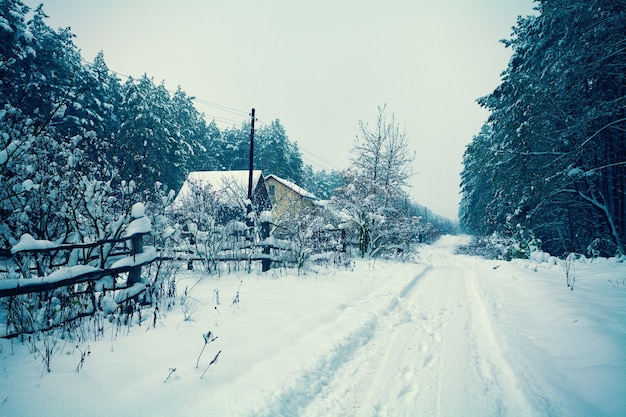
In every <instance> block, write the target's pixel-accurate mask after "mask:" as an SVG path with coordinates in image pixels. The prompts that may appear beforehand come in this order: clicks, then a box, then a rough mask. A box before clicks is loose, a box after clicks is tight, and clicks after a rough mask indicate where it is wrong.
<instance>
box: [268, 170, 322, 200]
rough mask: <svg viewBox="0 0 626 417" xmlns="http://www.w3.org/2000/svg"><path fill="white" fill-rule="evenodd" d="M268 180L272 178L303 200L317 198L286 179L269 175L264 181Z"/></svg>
mask: <svg viewBox="0 0 626 417" xmlns="http://www.w3.org/2000/svg"><path fill="white" fill-rule="evenodd" d="M269 178H273V179H274V180H276V181H277V182H279V183H281V184H283V185H284V186H285V187H287V188H289V189H290V190H292V191H293V192H295V193H297V194H299V195H300V196H302V197H304V198H309V199H311V200H317V197H316V196H315V195H314V194H312V193H310V192H308V191H307V190H305V189H304V188H302V187H300V186H299V185H298V184H296V183H293V182H291V181H289V180H286V179H284V178H281V177H279V176H278V175H274V174H270V175H268V176H266V177H265V180H266V181H267V180H268V179H269Z"/></svg>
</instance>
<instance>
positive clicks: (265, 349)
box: [0, 237, 626, 417]
mask: <svg viewBox="0 0 626 417" xmlns="http://www.w3.org/2000/svg"><path fill="white" fill-rule="evenodd" d="M458 243H459V238H454V237H444V238H442V240H440V241H439V242H438V243H437V244H436V245H434V246H426V247H424V248H422V250H421V251H420V254H419V259H418V262H416V263H392V262H382V261H378V262H375V263H369V262H366V261H361V262H357V263H356V264H355V266H354V269H352V270H347V271H345V270H344V271H341V270H332V271H328V272H327V273H324V274H319V275H318V274H315V273H312V272H309V273H308V274H307V275H304V276H299V275H295V274H292V273H291V272H289V271H284V270H272V271H270V272H269V273H267V274H261V273H258V274H257V273H253V274H246V273H243V272H242V273H238V274H233V275H225V276H222V277H216V276H208V277H207V276H203V275H199V274H197V273H193V274H190V273H182V274H181V276H180V277H179V279H178V286H179V289H178V290H179V294H182V293H183V292H185V291H184V289H185V287H187V288H188V289H189V295H190V296H189V297H188V299H187V301H186V304H185V306H182V305H181V304H180V303H177V304H176V306H175V307H174V308H173V309H172V310H171V311H170V312H168V314H167V315H166V316H164V317H162V318H161V319H160V320H159V325H157V326H156V328H152V327H150V326H147V325H146V324H143V325H142V326H137V325H135V326H133V327H132V328H130V329H127V331H124V334H123V335H122V334H120V335H118V336H115V333H116V332H115V328H114V326H113V325H108V324H107V327H106V329H105V337H101V338H100V339H99V340H98V341H93V339H91V340H87V341H84V342H82V341H77V342H75V341H60V342H59V344H58V345H57V348H56V349H57V350H55V354H54V358H53V361H52V372H51V373H49V374H48V373H44V374H42V368H41V363H40V360H39V357H38V355H37V353H36V351H35V350H33V347H32V345H31V344H28V343H25V344H20V343H18V342H16V341H11V342H9V341H6V340H1V339H0V417H5V416H7V417H8V416H11V417H12V416H18V415H19V416H40V415H44V414H45V415H46V416H47V417H55V416H73V415H89V416H103V417H104V416H107V417H108V416H110V415H112V414H116V415H119V414H122V415H132V416H150V417H158V416H170V415H179V416H196V415H214V416H228V417H232V416H241V417H265V416H271V417H274V416H307V417H314V416H356V417H360V416H364V417H376V416H381V417H382V416H393V417H401V416H420V417H428V416H444V417H448V416H452V417H454V416H481V417H485V416H512V417H519V416H522V417H525V416H550V417H554V416H563V417H565V416H567V417H578V416H580V417H582V416H594V417H599V416H619V415H624V410H626V330H625V329H626V325H625V324H624V323H626V281H625V280H624V277H626V265H625V264H619V263H616V262H615V261H610V260H597V261H594V263H593V264H592V263H581V264H577V265H576V275H577V281H576V289H575V290H574V291H569V290H568V289H567V287H566V286H565V279H564V274H563V270H562V269H561V268H560V266H558V265H548V264H533V263H532V262H530V261H516V262H498V261H486V260H483V259H479V258H474V257H467V256H459V255H454V254H453V252H454V248H455V246H456V245H457V244H458ZM218 292H219V294H220V295H221V299H222V302H221V303H220V304H219V305H216V297H215V294H216V293H218ZM234 294H237V295H240V298H238V300H240V302H239V303H237V304H231V302H230V299H231V297H232V296H233V295H234ZM184 309H186V311H185V312H183V310H184ZM185 316H186V318H187V319H185ZM209 330H210V331H212V332H213V334H215V335H217V336H219V338H218V339H217V340H216V341H215V342H214V343H212V344H211V345H209V346H208V348H207V349H206V352H204V353H203V354H201V355H200V356H199V354H200V351H201V349H202V341H203V338H202V335H203V334H205V333H206V332H207V331H209ZM35 345H36V347H37V349H42V348H43V345H42V342H40V341H38V342H35ZM85 349H88V350H89V351H90V352H91V354H90V355H89V357H88V358H87V359H86V360H85V364H84V366H83V368H82V370H81V372H80V373H76V372H75V371H74V370H75V368H76V364H77V363H78V361H79V360H80V352H81V351H84V350H85ZM218 351H221V354H220V356H219V361H218V362H217V363H216V364H214V365H213V366H211V368H210V369H208V372H206V374H205V375H204V377H203V378H201V376H202V375H203V373H204V371H205V369H207V368H206V367H207V365H208V363H209V362H210V361H211V359H212V358H213V357H214V356H215V354H216V353H217V352H218ZM197 362H198V363H199V365H200V366H199V367H196V363H197ZM172 369H176V371H175V372H174V373H172V371H171V370H172ZM168 375H169V376H168ZM44 412H45V413H44Z"/></svg>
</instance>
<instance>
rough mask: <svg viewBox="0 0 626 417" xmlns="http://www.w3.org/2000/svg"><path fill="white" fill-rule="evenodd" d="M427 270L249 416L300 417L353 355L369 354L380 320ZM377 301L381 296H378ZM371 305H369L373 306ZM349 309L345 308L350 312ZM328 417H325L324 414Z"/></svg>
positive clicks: (388, 313) (390, 295)
mask: <svg viewBox="0 0 626 417" xmlns="http://www.w3.org/2000/svg"><path fill="white" fill-rule="evenodd" d="M429 269H430V268H426V269H424V270H423V271H421V272H420V273H418V274H416V275H415V276H414V277H413V278H412V279H411V280H410V281H409V282H408V283H407V284H406V285H404V287H402V289H401V290H400V291H399V293H398V295H394V294H393V293H392V294H387V295H386V297H388V298H389V300H388V301H386V303H385V306H384V308H382V309H381V310H380V311H377V312H376V311H373V312H371V315H370V318H369V319H367V320H366V321H365V322H364V323H363V324H362V325H360V326H359V327H358V328H357V329H356V330H354V331H353V332H351V333H349V334H347V335H346V336H345V337H343V338H342V339H341V341H340V342H339V343H338V344H336V345H335V346H334V347H333V348H332V349H331V350H330V351H328V352H326V353H325V354H324V355H323V356H322V357H321V359H320V360H319V361H318V362H317V364H316V365H315V366H314V367H313V368H312V369H309V370H307V371H306V372H304V373H303V374H301V375H300V376H299V377H298V378H297V379H296V380H295V382H293V383H291V384H290V385H289V386H287V387H285V388H284V389H283V391H282V392H281V393H279V394H278V395H276V396H275V398H273V399H272V400H271V401H270V404H269V406H268V407H267V408H266V409H265V410H261V411H257V412H255V413H252V414H251V416H255V417H264V416H300V415H303V414H302V413H303V411H304V410H305V409H306V407H307V406H309V405H310V404H311V403H312V402H313V401H314V400H315V399H316V398H317V397H318V396H319V395H320V394H322V393H323V392H324V390H325V389H326V388H327V387H328V386H329V385H330V384H331V383H332V381H333V378H334V377H335V376H336V373H337V372H338V371H340V370H342V369H343V367H344V365H345V364H346V363H349V362H351V361H353V360H354V357H355V355H356V354H357V353H358V352H360V351H363V350H368V348H369V347H370V344H372V341H373V339H374V337H375V335H376V334H377V332H378V329H379V327H380V325H381V320H384V318H385V317H387V316H389V315H390V314H391V313H392V312H394V311H395V310H396V309H398V307H399V305H400V303H399V299H401V298H404V297H406V296H407V295H408V294H410V293H411V292H412V291H413V290H414V288H415V287H416V285H417V283H418V282H419V281H420V279H421V278H422V277H423V276H424V275H425V274H426V273H427V272H428V270H429ZM377 296H378V297H381V296H384V295H381V294H380V293H379V294H377ZM372 304H373V303H372V302H371V301H370V302H369V303H368V305H372ZM349 308H350V306H347V307H345V309H349ZM410 376H411V374H410V371H407V374H406V376H405V378H408V377H410ZM324 415H327V414H324Z"/></svg>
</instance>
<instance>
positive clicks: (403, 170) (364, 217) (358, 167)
mask: <svg viewBox="0 0 626 417" xmlns="http://www.w3.org/2000/svg"><path fill="white" fill-rule="evenodd" d="M352 154H353V155H354V160H353V164H352V167H351V168H349V169H348V170H346V172H345V173H344V182H345V185H344V186H343V187H339V188H338V189H336V190H335V192H334V194H333V196H332V199H331V203H332V206H333V207H334V208H335V209H336V210H337V211H338V212H340V213H342V215H343V216H344V217H345V220H346V221H347V222H348V223H349V224H351V225H352V226H353V227H354V228H356V234H357V236H358V238H357V242H358V243H357V244H358V248H359V252H360V254H361V256H365V255H368V256H376V255H379V254H380V252H381V251H385V250H386V249H388V248H390V247H392V246H395V245H397V244H398V242H399V237H400V233H399V232H400V230H401V227H402V225H403V224H404V221H405V220H406V210H405V208H406V201H407V200H408V197H407V194H406V191H405V188H406V187H407V186H408V184H407V180H408V178H409V176H410V173H411V164H412V162H413V159H414V157H413V156H412V153H411V152H410V150H409V143H408V138H407V136H406V132H404V131H401V130H400V128H399V125H398V124H397V123H396V121H395V117H394V116H393V115H392V116H391V117H390V118H388V116H387V113H386V108H385V107H379V108H378V118H377V121H376V125H375V126H374V128H373V129H370V128H369V126H368V125H367V124H365V123H363V122H361V123H360V133H359V136H357V139H356V141H355V144H354V147H353V151H352Z"/></svg>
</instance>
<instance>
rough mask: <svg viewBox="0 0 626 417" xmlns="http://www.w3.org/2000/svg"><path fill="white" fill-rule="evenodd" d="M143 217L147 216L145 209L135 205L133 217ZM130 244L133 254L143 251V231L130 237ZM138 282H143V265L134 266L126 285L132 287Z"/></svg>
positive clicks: (135, 218)
mask: <svg viewBox="0 0 626 417" xmlns="http://www.w3.org/2000/svg"><path fill="white" fill-rule="evenodd" d="M142 217H145V213H144V211H143V210H135V207H134V206H133V212H132V214H131V219H133V221H135V220H137V219H141V218H142ZM130 244H131V247H130V254H131V255H132V256H135V255H137V254H140V253H143V233H136V234H135V235H133V237H132V238H131V239H130ZM138 282H141V266H134V267H133V268H131V270H130V271H129V272H128V280H127V282H126V285H127V286H128V287H131V286H133V285H134V284H136V283H138Z"/></svg>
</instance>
